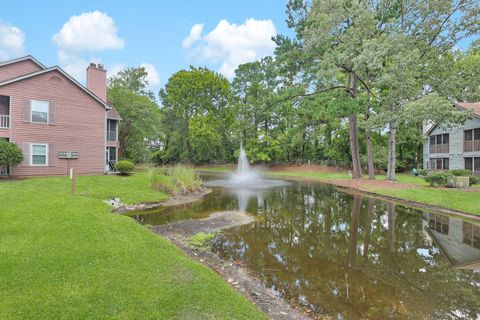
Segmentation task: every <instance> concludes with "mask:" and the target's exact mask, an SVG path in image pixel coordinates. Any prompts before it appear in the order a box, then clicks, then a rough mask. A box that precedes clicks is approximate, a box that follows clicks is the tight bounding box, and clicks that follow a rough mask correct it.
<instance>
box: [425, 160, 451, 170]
mask: <svg viewBox="0 0 480 320" xmlns="http://www.w3.org/2000/svg"><path fill="white" fill-rule="evenodd" d="M449 168H450V159H448V158H430V169H432V170H449Z"/></svg>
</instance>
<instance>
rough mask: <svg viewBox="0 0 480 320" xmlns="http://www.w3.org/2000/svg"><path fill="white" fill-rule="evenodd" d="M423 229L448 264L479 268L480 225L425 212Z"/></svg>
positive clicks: (457, 266)
mask: <svg viewBox="0 0 480 320" xmlns="http://www.w3.org/2000/svg"><path fill="white" fill-rule="evenodd" d="M424 218H425V220H427V221H428V224H427V226H426V227H425V230H426V231H427V232H428V234H429V236H430V238H431V239H432V240H433V241H434V242H435V244H436V245H437V247H438V248H439V249H440V250H441V252H442V253H443V254H444V255H445V257H446V258H447V259H448V261H449V262H450V264H451V265H452V266H454V267H455V268H459V269H472V270H477V269H480V226H479V225H475V224H472V223H469V222H467V221H462V220H460V219H454V218H451V217H448V216H443V215H439V214H433V213H425V214H424Z"/></svg>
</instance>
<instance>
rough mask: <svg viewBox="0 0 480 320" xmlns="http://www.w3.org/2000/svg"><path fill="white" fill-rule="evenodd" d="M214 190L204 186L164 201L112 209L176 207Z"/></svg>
mask: <svg viewBox="0 0 480 320" xmlns="http://www.w3.org/2000/svg"><path fill="white" fill-rule="evenodd" d="M211 192H212V189H209V188H202V190H200V191H197V192H192V193H189V194H186V195H179V196H174V197H171V198H170V199H168V200H166V201H162V202H150V203H138V204H132V205H125V204H122V205H120V206H119V207H118V208H115V209H113V210H112V212H113V213H119V214H122V213H129V212H139V213H141V212H142V211H147V210H152V209H157V208H160V207H175V206H179V205H182V204H188V203H192V202H195V201H198V200H201V199H202V198H203V197H205V196H206V195H208V194H209V193H211Z"/></svg>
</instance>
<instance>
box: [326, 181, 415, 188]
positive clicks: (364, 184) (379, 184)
mask: <svg viewBox="0 0 480 320" xmlns="http://www.w3.org/2000/svg"><path fill="white" fill-rule="evenodd" d="M328 183H331V184H333V185H336V186H338V187H342V188H352V189H358V190H364V191H369V188H370V187H372V188H385V189H414V188H419V187H420V186H418V185H414V184H408V183H400V182H392V181H386V180H368V179H351V180H328Z"/></svg>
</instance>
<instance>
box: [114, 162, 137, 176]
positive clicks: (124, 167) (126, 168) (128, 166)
mask: <svg viewBox="0 0 480 320" xmlns="http://www.w3.org/2000/svg"><path fill="white" fill-rule="evenodd" d="M116 167H117V170H118V171H119V172H120V174H123V175H128V174H130V173H132V172H133V169H135V165H134V164H133V162H132V161H129V160H120V161H118V162H117V165H116Z"/></svg>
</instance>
